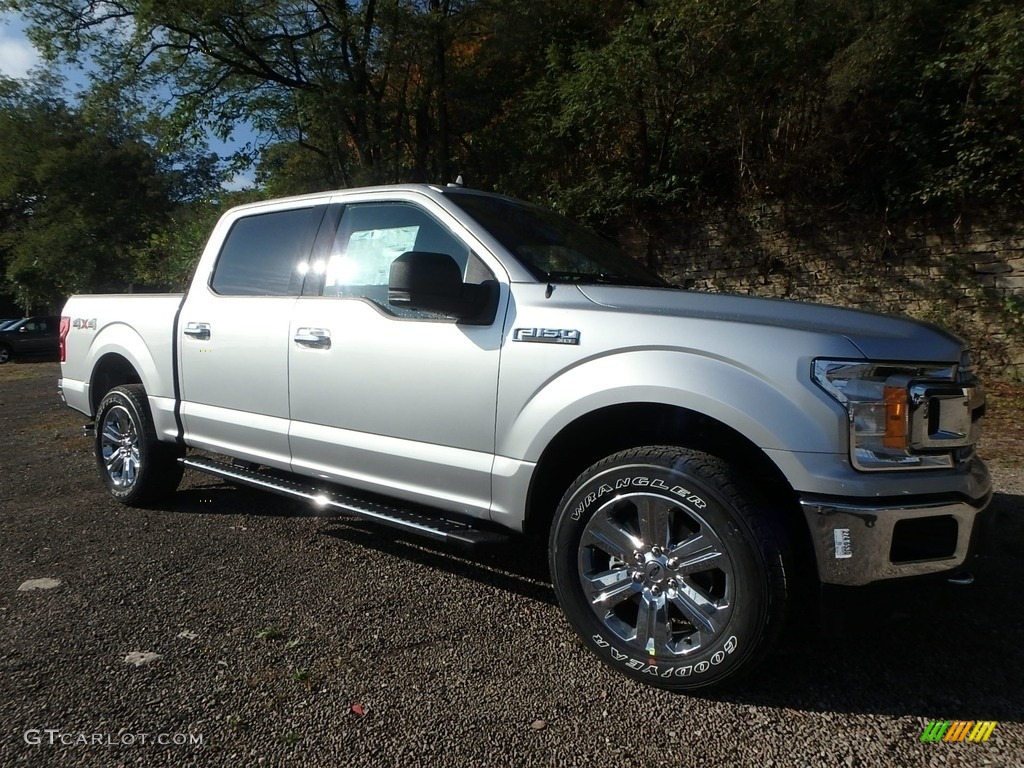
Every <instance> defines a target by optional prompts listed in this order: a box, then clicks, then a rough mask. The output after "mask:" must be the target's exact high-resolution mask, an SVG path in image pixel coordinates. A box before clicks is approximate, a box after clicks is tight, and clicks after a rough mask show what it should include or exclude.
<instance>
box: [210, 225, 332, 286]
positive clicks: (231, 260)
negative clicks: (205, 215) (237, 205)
mask: <svg viewBox="0 0 1024 768" xmlns="http://www.w3.org/2000/svg"><path fill="white" fill-rule="evenodd" d="M326 209H327V206H324V205H320V206H311V207H308V208H292V209H289V210H285V211H272V212H270V213H260V214H255V215H253V216H245V217H243V218H240V219H239V220H238V221H236V222H235V223H234V225H232V227H231V231H230V232H229V233H228V236H227V239H226V240H225V242H224V246H223V247H222V248H221V252H220V256H219V257H218V258H217V265H216V267H215V268H214V271H213V278H212V279H211V280H210V287H211V288H212V289H213V290H214V292H216V293H219V294H221V295H224V296H289V295H298V293H299V289H300V288H301V286H302V277H303V275H304V274H305V272H306V269H307V262H308V259H309V254H310V251H311V250H312V248H313V241H314V240H315V238H316V233H317V229H318V227H319V226H320V221H321V220H322V219H323V216H324V211H325V210H326Z"/></svg>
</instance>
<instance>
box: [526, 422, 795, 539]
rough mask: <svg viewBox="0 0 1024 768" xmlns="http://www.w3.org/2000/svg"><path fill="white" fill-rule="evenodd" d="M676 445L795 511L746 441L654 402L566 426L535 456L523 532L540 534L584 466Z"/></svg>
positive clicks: (785, 489)
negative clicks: (717, 461)
mask: <svg viewBox="0 0 1024 768" xmlns="http://www.w3.org/2000/svg"><path fill="white" fill-rule="evenodd" d="M642 445H677V446H680V447H683V448H693V449H694V450H700V451H704V452H706V453H710V454H712V455H714V456H718V457H719V458H721V459H723V460H725V461H728V462H729V463H732V464H737V465H739V466H742V467H743V468H744V473H745V475H746V476H747V477H749V478H751V479H752V481H753V483H754V484H756V485H757V487H758V489H759V490H760V491H762V492H764V493H765V494H766V495H767V499H768V500H770V501H772V502H773V503H776V504H779V505H780V506H781V507H782V508H784V509H787V510H789V511H790V515H789V517H790V519H791V521H792V518H793V517H795V516H796V515H797V513H798V511H799V509H798V507H797V504H796V496H795V494H794V492H793V489H792V488H791V487H790V485H789V483H788V482H787V481H786V478H785V477H784V476H783V475H782V473H781V472H780V471H779V469H778V467H776V466H775V464H774V463H773V462H772V461H771V459H769V458H768V457H767V456H766V455H765V454H764V452H763V451H761V450H760V449H759V448H758V447H757V446H756V445H755V444H754V443H752V442H751V441H750V440H749V439H748V438H747V437H746V436H744V435H743V434H741V433H740V432H737V431H736V430H735V429H733V428H732V427H729V426H727V425H725V424H723V423H721V422H720V421H717V420H715V419H712V418H710V417H708V416H705V415H704V414H701V413H697V412H695V411H691V410H687V409H686V408H679V407H677V406H671V405H660V404H657V403H630V404H622V405H614V406H610V407H608V408H603V409H601V410H598V411H594V412H592V413H588V414H586V415H585V416H581V417H580V418H578V419H576V421H574V422H572V423H571V424H569V425H568V426H566V427H565V428H564V429H563V430H562V431H561V432H559V433H558V435H557V436H556V437H555V438H554V440H552V441H551V442H550V443H549V444H548V446H547V448H545V449H544V453H543V454H541V457H540V461H539V462H538V463H537V469H536V470H535V471H534V473H533V479H532V481H531V484H530V493H529V497H528V500H527V509H526V521H525V526H524V527H525V530H526V532H527V533H533V534H545V533H546V532H547V530H548V529H549V527H550V525H551V521H552V519H553V517H554V514H555V510H556V508H557V506H558V502H559V501H560V500H561V498H562V495H563V494H564V493H565V491H566V490H567V489H568V487H569V486H570V485H571V484H572V482H573V480H575V479H576V478H577V477H578V476H579V475H580V474H581V473H582V472H583V471H584V470H585V469H586V468H587V467H589V466H591V465H592V464H594V463H596V462H597V461H599V460H601V459H603V458H605V457H606V456H610V455H611V454H613V453H616V452H618V451H622V450H625V449H627V448H637V447H639V446H642Z"/></svg>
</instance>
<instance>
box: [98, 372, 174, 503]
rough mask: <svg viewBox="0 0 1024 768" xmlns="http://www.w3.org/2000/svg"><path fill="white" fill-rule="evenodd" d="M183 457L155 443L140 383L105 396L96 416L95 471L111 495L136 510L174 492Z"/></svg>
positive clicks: (160, 443)
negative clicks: (97, 471)
mask: <svg viewBox="0 0 1024 768" xmlns="http://www.w3.org/2000/svg"><path fill="white" fill-rule="evenodd" d="M183 455H184V451H183V449H182V448H181V447H179V446H177V445H175V444H173V443H162V442H160V441H159V440H158V439H157V436H156V429H155V428H154V427H153V417H152V416H151V415H150V412H149V403H148V401H147V400H146V391H145V390H144V389H143V387H142V385H141V384H125V385H123V386H120V387H114V388H113V389H112V390H110V391H109V392H108V393H107V394H106V396H105V397H104V398H103V401H102V402H101V403H100V407H99V409H98V411H97V414H96V466H97V468H98V469H99V473H100V477H102V478H103V482H104V484H105V485H106V486H107V490H108V491H109V492H110V495H111V496H113V497H114V498H115V499H117V500H118V501H120V502H121V503H122V504H127V505H128V506H133V507H134V506H144V505H146V504H150V503H153V502H155V501H157V500H158V499H160V498H161V497H163V496H166V495H168V494H170V493H173V492H174V490H175V489H176V488H177V487H178V483H179V482H181V476H182V473H183V471H184V469H183V467H182V465H181V463H180V462H179V461H178V459H179V458H180V457H181V456H183Z"/></svg>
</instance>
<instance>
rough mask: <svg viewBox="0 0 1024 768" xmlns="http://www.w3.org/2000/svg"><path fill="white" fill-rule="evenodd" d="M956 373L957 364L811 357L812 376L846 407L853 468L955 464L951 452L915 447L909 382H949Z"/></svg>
mask: <svg viewBox="0 0 1024 768" xmlns="http://www.w3.org/2000/svg"><path fill="white" fill-rule="evenodd" d="M956 373H957V367H956V366H955V365H945V366H941V365H922V364H919V363H875V362H870V361H864V360H858V361H854V360H815V361H814V366H813V369H812V372H811V376H812V378H813V379H814V382H815V383H816V384H817V385H818V386H820V387H821V388H822V389H824V390H825V391H826V392H827V393H828V394H829V395H831V396H832V397H833V398H834V399H835V400H836V401H837V402H839V403H840V404H841V405H842V406H843V407H844V408H845V409H846V412H847V414H848V416H849V428H850V460H851V461H852V462H853V465H854V466H855V467H856V468H857V469H861V470H881V469H934V468H940V467H951V466H953V457H952V455H951V454H950V453H949V452H948V451H945V452H941V453H938V452H931V453H919V452H915V451H914V450H913V447H914V441H913V435H912V431H913V426H912V423H911V415H912V412H913V411H914V410H915V408H917V407H918V405H917V404H916V403H915V402H914V401H913V400H912V392H913V390H914V387H913V386H912V384H917V383H919V382H921V381H931V382H953V381H954V379H955V377H956Z"/></svg>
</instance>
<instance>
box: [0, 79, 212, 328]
mask: <svg viewBox="0 0 1024 768" xmlns="http://www.w3.org/2000/svg"><path fill="white" fill-rule="evenodd" d="M94 95H95V94H94ZM97 99H98V100H100V101H101V100H102V99H99V98H98V97H97ZM177 160H180V158H176V157H175V156H173V155H172V156H168V155H166V154H164V153H161V152H158V151H157V150H156V149H155V148H154V147H153V146H152V145H151V144H149V143H147V142H146V141H145V140H144V138H143V136H142V133H141V131H140V129H139V128H138V126H134V125H132V124H130V123H128V122H126V121H124V120H119V119H117V117H116V116H115V115H113V114H111V112H110V110H109V109H107V108H100V107H99V106H98V105H97V103H96V101H90V99H89V98H87V99H86V100H85V101H84V102H83V104H82V105H69V104H68V103H67V102H66V101H65V100H64V97H63V96H62V95H61V94H60V92H59V90H58V84H57V83H55V81H53V80H50V79H43V80H41V81H39V82H37V83H35V84H24V83H18V82H14V81H11V80H0V219H2V231H0V258H2V263H3V265H4V272H5V276H6V278H7V281H8V283H9V285H10V286H11V287H12V289H13V293H14V294H15V296H16V297H17V300H18V302H19V304H21V305H22V306H24V307H25V308H26V310H28V309H31V308H44V309H46V308H52V307H54V306H56V305H57V304H59V303H60V301H61V300H62V299H63V298H64V297H66V296H68V295H69V294H71V293H76V292H82V291H97V290H120V289H123V288H124V287H125V286H128V285H131V284H133V283H136V282H138V279H139V277H140V276H142V274H143V272H145V271H146V270H142V269H141V268H140V264H141V262H140V258H139V254H140V249H143V248H145V246H146V245H147V243H148V241H149V239H150V237H151V236H152V235H153V233H154V232H157V231H159V230H160V229H161V228H162V227H165V226H167V225H168V224H169V222H170V214H171V211H172V210H173V209H174V208H175V206H176V205H177V204H179V203H180V202H181V201H183V200H184V199H186V198H188V197H191V196H193V195H196V194H199V195H201V194H203V192H204V191H205V190H207V189H209V186H210V184H211V183H212V182H213V180H214V178H215V176H216V173H215V169H214V168H213V166H212V164H211V162H210V160H209V158H196V159H195V161H194V162H193V163H192V164H191V166H189V165H176V161H177ZM197 179H199V180H200V183H199V184H197V183H196V181H197ZM150 276H152V274H151V273H150Z"/></svg>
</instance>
